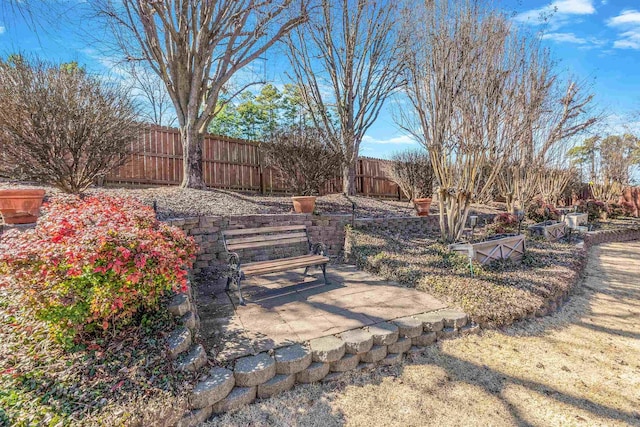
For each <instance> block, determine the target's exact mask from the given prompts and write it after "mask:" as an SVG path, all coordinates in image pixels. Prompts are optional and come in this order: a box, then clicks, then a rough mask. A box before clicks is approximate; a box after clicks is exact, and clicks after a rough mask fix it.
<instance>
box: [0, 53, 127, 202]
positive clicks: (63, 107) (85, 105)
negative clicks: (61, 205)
mask: <svg viewBox="0 0 640 427" xmlns="http://www.w3.org/2000/svg"><path fill="white" fill-rule="evenodd" d="M0 105H2V108H1V109H0V145H2V156H1V157H0V171H1V172H2V173H3V174H4V175H7V176H10V177H13V178H21V179H29V180H35V181H38V182H42V183H46V184H51V185H53V186H55V187H57V188H59V189H61V190H62V191H65V192H69V193H79V192H81V191H83V190H84V189H86V188H87V187H88V186H89V185H91V184H92V183H93V182H94V180H95V179H96V178H100V177H104V176H105V175H106V174H107V173H108V172H109V171H111V170H112V169H114V168H115V167H117V166H119V165H121V164H123V163H124V161H125V160H126V157H127V154H128V152H129V149H130V147H131V143H132V142H133V141H134V140H135V138H136V130H137V124H136V122H135V119H136V117H137V111H136V109H135V107H134V105H133V104H132V102H131V100H130V98H129V96H128V93H126V92H125V91H123V90H121V88H119V87H117V86H115V85H112V84H107V83H105V82H104V81H102V80H100V79H98V78H95V77H91V76H90V75H88V74H87V73H86V72H85V71H84V70H83V69H82V68H78V67H77V64H75V63H69V64H62V65H55V64H48V63H45V62H40V61H27V60H25V59H24V58H21V57H18V58H14V59H13V60H11V61H0Z"/></svg>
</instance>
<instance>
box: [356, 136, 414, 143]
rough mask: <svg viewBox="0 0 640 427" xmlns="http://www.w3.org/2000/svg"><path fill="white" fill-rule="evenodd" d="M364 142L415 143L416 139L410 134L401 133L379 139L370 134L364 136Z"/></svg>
mask: <svg viewBox="0 0 640 427" xmlns="http://www.w3.org/2000/svg"><path fill="white" fill-rule="evenodd" d="M362 142H368V143H371V144H415V143H416V140H415V139H414V138H413V137H412V136H410V135H400V136H396V137H393V138H387V139H379V138H374V137H372V136H370V135H365V136H364V137H362Z"/></svg>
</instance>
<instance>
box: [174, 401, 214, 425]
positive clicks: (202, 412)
mask: <svg viewBox="0 0 640 427" xmlns="http://www.w3.org/2000/svg"><path fill="white" fill-rule="evenodd" d="M212 411H213V407H211V406H207V407H206V408H201V409H194V410H193V411H189V412H187V413H186V414H185V415H184V416H183V417H182V418H181V419H180V421H178V424H176V427H197V426H199V425H201V424H202V423H204V422H205V421H206V420H207V418H209V417H210V416H211V412H212Z"/></svg>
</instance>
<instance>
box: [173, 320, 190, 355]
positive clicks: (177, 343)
mask: <svg viewBox="0 0 640 427" xmlns="http://www.w3.org/2000/svg"><path fill="white" fill-rule="evenodd" d="M167 346H168V352H169V357H170V358H171V359H175V358H176V357H178V355H179V354H180V353H183V352H185V351H187V350H188V349H189V346H191V331H190V330H189V329H187V328H185V327H184V326H180V327H178V328H177V329H175V330H174V331H173V332H172V333H171V335H169V337H168V338H167Z"/></svg>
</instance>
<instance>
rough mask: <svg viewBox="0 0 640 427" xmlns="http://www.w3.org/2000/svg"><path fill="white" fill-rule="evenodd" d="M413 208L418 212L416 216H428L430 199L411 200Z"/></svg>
mask: <svg viewBox="0 0 640 427" xmlns="http://www.w3.org/2000/svg"><path fill="white" fill-rule="evenodd" d="M413 206H415V208H416V212H418V216H429V208H430V207H431V197H426V198H423V199H413Z"/></svg>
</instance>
